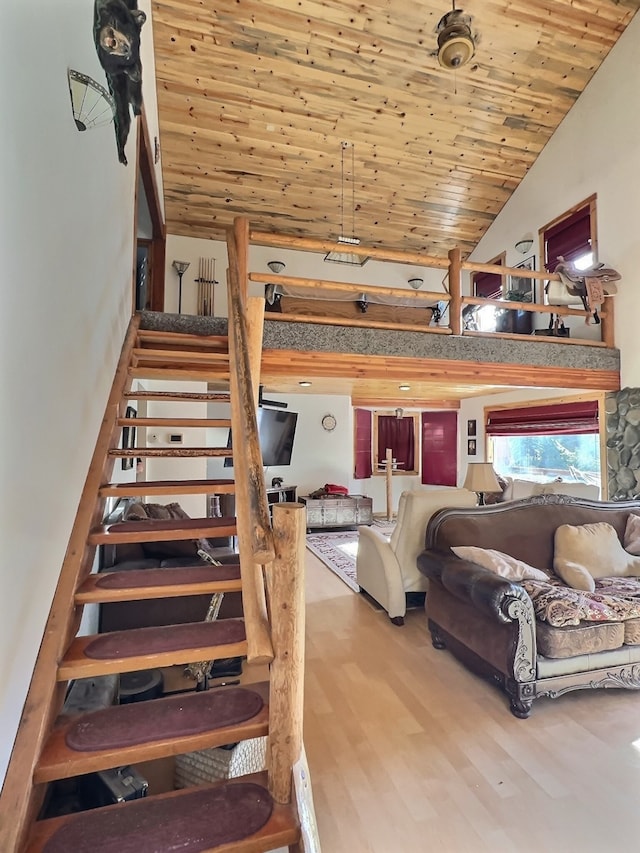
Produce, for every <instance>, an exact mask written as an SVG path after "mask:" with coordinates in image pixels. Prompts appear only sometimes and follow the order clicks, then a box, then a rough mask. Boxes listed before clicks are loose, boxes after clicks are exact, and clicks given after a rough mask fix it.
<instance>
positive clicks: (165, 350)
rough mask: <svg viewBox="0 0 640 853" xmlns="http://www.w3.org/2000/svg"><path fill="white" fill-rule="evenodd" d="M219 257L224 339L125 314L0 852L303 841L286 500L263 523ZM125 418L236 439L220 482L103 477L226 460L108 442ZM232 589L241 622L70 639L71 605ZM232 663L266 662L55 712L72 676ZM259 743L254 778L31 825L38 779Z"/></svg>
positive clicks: (242, 848)
mask: <svg viewBox="0 0 640 853" xmlns="http://www.w3.org/2000/svg"><path fill="white" fill-rule="evenodd" d="M230 240H231V241H233V238H232V237H230ZM231 248H232V249H233V246H232V247H231ZM232 255H233V252H231V254H230V261H231V262H232V270H231V275H230V304H231V309H232V316H231V317H230V320H229V338H228V339H227V338H226V337H224V338H223V337H209V336H201V335H189V334H185V333H183V332H169V331H167V332H164V331H160V332H159V331H149V330H144V329H141V328H140V319H139V317H134V318H133V320H132V322H131V327H130V330H129V333H128V335H127V340H126V341H125V345H124V348H123V354H122V357H121V361H120V364H119V366H118V369H117V371H116V376H115V380H114V386H113V390H112V393H111V396H110V399H109V402H108V404H107V408H106V413H105V418H104V421H103V426H102V430H101V433H100V436H99V438H98V442H97V446H96V452H95V455H94V459H93V461H92V464H91V468H90V471H89V474H88V477H87V483H86V486H85V490H84V493H83V496H82V500H81V504H80V508H79V510H78V515H77V518H76V523H75V526H74V530H73V532H72V536H71V541H70V544H69V549H68V551H67V555H66V558H65V563H64V565H63V567H62V572H61V576H60V581H59V584H58V589H57V592H56V596H55V598H54V602H53V604H52V609H51V614H50V617H49V622H48V624H47V627H46V630H45V635H44V639H43V643H42V648H41V652H40V656H39V658H38V661H37V663H36V668H35V670H34V675H33V680H32V684H31V688H30V692H29V695H28V697H27V701H26V703H25V709H24V712H23V718H22V721H21V725H20V729H19V732H18V737H17V739H16V744H15V747H14V751H13V755H12V759H11V763H10V766H9V770H8V773H7V777H6V781H5V785H4V788H3V793H2V798H1V799H0V850H2V851H3V853H12V851H16V853H17V851H20V853H22V851H29V853H36V851H45V853H62V851H64V853H83V851H91V853H96V851H105V852H106V851H109V853H110V851H114V853H115V851H121V850H136V851H138V853H145V851H165V850H166V851H169V850H176V851H178V850H179V851H204V850H221V851H225V853H227V851H238V852H239V853H258V851H269V850H274V849H276V848H279V847H283V846H284V847H287V848H288V849H289V850H290V851H298V853H300V851H303V849H304V845H303V841H302V833H301V827H300V823H299V819H298V813H297V809H296V805H295V795H294V792H293V789H292V768H293V766H294V765H295V763H296V762H297V761H298V759H299V758H300V754H301V749H302V742H301V728H302V726H301V718H302V707H301V706H302V668H303V648H302V644H303V633H304V627H303V619H304V601H303V590H302V566H303V551H304V530H305V523H304V517H303V513H304V510H303V509H302V508H301V507H299V506H298V505H295V504H283V505H279V506H277V507H275V508H274V511H273V527H272V524H271V520H270V516H269V509H268V506H267V500H266V493H265V490H264V480H263V471H262V467H261V460H260V453H259V447H258V441H257V427H256V421H255V397H256V394H255V383H253V382H252V381H251V377H250V376H249V367H248V365H249V361H248V359H247V357H246V353H247V352H248V350H249V349H250V344H249V341H248V340H247V329H246V324H245V322H244V313H245V297H244V295H243V293H242V292H241V290H240V287H239V284H238V280H237V273H236V274H235V281H234V270H233V258H232ZM234 288H235V289H234ZM254 348H255V345H254ZM150 379H153V380H155V382H154V385H155V384H156V383H157V381H158V380H160V381H164V380H167V381H169V382H171V383H176V382H179V381H181V380H188V381H189V382H193V381H196V380H197V381H202V382H203V383H207V384H209V383H215V384H216V387H218V388H222V387H223V386H224V385H227V390H220V391H216V392H210V391H207V390H206V385H203V391H202V393H194V392H193V391H188V392H183V393H181V392H179V391H175V390H170V391H165V390H151V391H149V390H145V391H140V390H132V385H133V383H134V382H135V381H136V380H140V381H142V382H144V381H148V380H150ZM132 399H137V400H138V401H142V400H147V401H151V400H156V401H157V400H170V401H171V402H183V403H185V410H186V412H187V414H188V409H189V406H188V404H189V403H190V402H194V401H195V402H200V403H202V402H214V401H215V402H224V401H227V402H228V403H229V406H230V416H229V418H192V417H188V416H185V417H178V418H170V419H166V418H153V417H150V418H136V419H128V418H126V417H124V416H123V413H124V412H125V410H126V407H127V403H128V402H129V401H131V400H132ZM127 426H129V427H132V426H135V427H136V428H137V429H138V434H139V431H140V430H141V429H145V428H147V429H153V428H158V429H166V430H175V429H180V430H188V429H190V428H199V429H200V428H202V427H224V426H231V429H232V433H233V435H234V438H235V439H236V440H235V441H234V445H235V446H236V447H242V448H243V452H242V454H241V457H242V458H240V459H236V460H234V471H235V474H236V479H235V481H230V480H207V479H198V480H180V479H170V480H158V481H154V482H135V483H127V484H118V483H112V482H110V480H111V476H112V471H113V466H114V461H115V460H118V459H121V458H125V457H128V456H133V457H134V458H139V457H158V456H162V457H175V458H176V459H177V460H179V459H181V458H184V457H194V456H201V457H223V456H229V455H230V453H231V451H230V450H228V449H227V448H226V447H174V446H170V447H145V446H138V447H133V448H124V449H123V448H121V447H119V444H120V436H121V431H122V429H123V428H124V427H127ZM179 470H180V463H179V461H178V462H176V471H178V472H179ZM213 492H215V493H218V494H224V493H233V494H235V505H236V516H235V517H227V518H209V517H206V518H192V519H175V520H171V521H149V522H143V521H125V522H120V523H115V524H111V525H105V524H103V523H102V521H101V519H102V518H103V517H104V515H105V509H106V507H107V500H108V499H114V498H120V497H128V498H138V499H140V500H141V501H145V500H152V501H159V500H162V497H165V498H169V497H170V498H171V499H173V500H176V496H180V495H190V494H197V495H203V494H209V493H213ZM220 536H233V537H237V541H238V546H239V547H238V550H239V555H238V563H237V564H236V565H233V564H231V565H224V566H215V565H208V564H205V563H203V562H200V563H198V561H197V559H195V560H194V565H193V567H186V568H185V567H182V568H178V569H144V570H133V571H127V572H113V573H111V574H99V575H96V574H91V568H92V565H93V563H94V555H95V552H96V548H98V547H100V546H104V545H107V544H121V543H132V542H138V543H143V542H148V541H150V539H152V540H153V541H155V542H160V541H174V540H198V539H201V538H207V537H220ZM196 563H198V564H197V565H196ZM233 591H241V592H242V599H243V610H244V618H236V619H218V620H215V621H202V622H197V623H188V624H181V625H171V626H165V627H162V628H138V629H133V630H128V631H116V632H112V633H106V634H96V635H92V636H76V632H77V629H78V625H79V622H80V615H81V612H82V608H83V607H84V606H85V605H89V604H103V603H107V602H114V601H136V600H139V601H144V600H147V599H171V598H176V597H180V596H187V595H194V594H197V593H207V594H211V595H213V594H214V593H220V592H221V593H226V592H233ZM204 619H205V614H204V613H203V620H204ZM236 656H242V657H246V658H247V659H248V661H249V662H250V663H251V662H257V663H263V664H264V663H267V664H269V670H268V672H269V681H268V682H259V683H256V684H241V685H239V686H234V687H220V688H217V689H214V690H196V689H194V690H193V691H191V692H187V693H183V694H180V695H179V696H177V697H176V696H166V697H163V698H159V699H152V700H149V701H146V702H141V703H137V704H132V705H114V706H110V707H108V708H103V709H101V710H98V711H94V712H89V713H84V714H82V715H80V716H77V715H74V716H69V715H64V714H62V713H61V711H62V706H63V702H64V698H65V693H66V690H67V687H68V684H69V682H72V681H73V680H74V679H78V678H85V677H92V676H101V675H107V674H113V673H126V672H132V671H138V670H148V669H154V668H158V667H165V666H172V665H175V664H185V663H188V662H190V661H201V660H202V661H208V660H215V659H219V658H230V657H236ZM194 688H195V684H194ZM263 736H266V737H267V738H268V741H267V744H268V746H267V757H268V762H267V765H268V769H267V770H265V771H263V772H261V773H258V774H252V775H251V776H248V777H239V778H236V779H230V780H224V781H220V782H215V783H212V784H210V785H204V786H198V787H194V788H187V789H183V790H181V791H168V792H166V793H162V794H157V795H153V796H148V797H145V798H141V799H139V800H135V801H132V802H126V803H122V804H118V805H112V806H107V807H103V808H97V809H91V810H88V811H82V812H78V813H75V814H72V815H65V816H63V817H55V818H52V819H44V820H42V819H40V820H39V819H37V818H38V815H39V814H40V812H41V805H42V803H43V802H44V801H45V799H46V793H47V786H48V785H49V783H52V782H54V781H55V780H61V779H70V778H74V777H78V776H81V775H83V774H87V773H93V772H95V771H100V770H105V769H108V768H113V767H116V766H121V765H125V764H132V765H135V764H137V763H140V762H144V761H150V760H154V759H159V758H166V757H167V756H176V755H180V754H183V753H187V752H192V751H195V750H201V749H207V748H211V747H215V746H220V745H224V744H230V743H236V742H239V741H242V740H245V739H250V738H256V737H263Z"/></svg>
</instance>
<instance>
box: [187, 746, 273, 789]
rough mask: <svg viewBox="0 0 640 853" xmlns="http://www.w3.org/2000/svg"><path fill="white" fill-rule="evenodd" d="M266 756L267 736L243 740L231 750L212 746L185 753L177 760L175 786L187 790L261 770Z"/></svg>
mask: <svg viewBox="0 0 640 853" xmlns="http://www.w3.org/2000/svg"><path fill="white" fill-rule="evenodd" d="M266 754H267V739H266V737H256V738H251V739H250V740H243V741H240V743H237V744H235V746H233V748H231V749H227V748H226V747H221V746H219V747H215V748H214V749H201V750H199V751H198V752H187V753H185V754H184V755H178V756H177V757H176V771H175V780H174V786H175V787H176V788H190V787H192V786H193V785H204V784H206V783H207V782H215V780H216V779H232V778H234V777H235V776H244V775H245V774H247V773H257V772H258V771H259V770H264V768H265V763H266Z"/></svg>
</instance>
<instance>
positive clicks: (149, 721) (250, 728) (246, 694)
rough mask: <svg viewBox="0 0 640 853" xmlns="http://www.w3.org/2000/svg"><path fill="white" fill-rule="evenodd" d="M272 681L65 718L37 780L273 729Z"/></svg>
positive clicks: (50, 741) (46, 749) (54, 734)
mask: <svg viewBox="0 0 640 853" xmlns="http://www.w3.org/2000/svg"><path fill="white" fill-rule="evenodd" d="M268 699H269V684H268V682H261V683H259V684H250V685H245V686H239V687H235V686H234V687H220V688H212V689H210V690H207V691H203V692H196V691H195V690H193V691H191V692H190V693H184V694H180V695H177V696H176V695H173V696H166V697H163V698H161V699H153V700H150V701H146V702H137V703H133V704H127V705H112V706H110V707H108V708H103V709H100V710H98V711H93V712H89V713H84V714H78V715H75V716H73V717H60V719H59V720H58V723H57V725H56V727H55V728H54V729H53V731H52V732H51V734H50V736H49V738H48V740H47V742H46V744H45V746H44V748H43V751H42V754H41V756H40V760H39V762H38V765H37V767H36V769H35V773H34V780H35V782H36V783H40V782H51V781H53V780H55V779H67V778H70V777H71V776H78V775H81V774H83V773H92V772H94V771H96V770H106V769H107V768H110V767H116V766H121V765H123V764H134V763H137V762H141V761H150V760H152V759H156V758H162V757H165V756H169V755H181V754H183V753H185V752H193V751H195V750H199V749H210V748H211V747H216V746H223V745H224V744H229V743H236V742H237V741H240V740H247V739H249V738H255V737H263V736H265V735H266V734H267V733H268V723H269V706H268Z"/></svg>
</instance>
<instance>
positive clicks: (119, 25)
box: [93, 0, 147, 166]
mask: <svg viewBox="0 0 640 853" xmlns="http://www.w3.org/2000/svg"><path fill="white" fill-rule="evenodd" d="M146 20H147V16H146V15H145V13H144V12H143V11H142V10H140V9H138V0H95V2H94V7H93V40H94V42H95V45H96V51H97V52H98V59H99V60H100V65H102V67H103V68H104V70H105V73H106V75H107V84H108V86H109V91H110V92H111V94H112V96H113V100H114V102H115V107H116V110H115V116H114V119H113V122H114V126H115V131H116V144H117V147H118V159H119V160H120V162H121V163H123V164H124V165H125V166H126V165H127V157H126V155H125V153H124V147H125V144H126V142H127V137H128V136H129V128H130V127H131V114H130V112H129V105H131V107H132V108H133V114H134V115H136V116H138V115H140V112H141V110H142V63H141V62H140V30H141V29H142V25H143V24H144V22H145V21H146Z"/></svg>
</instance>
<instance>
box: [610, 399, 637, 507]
mask: <svg viewBox="0 0 640 853" xmlns="http://www.w3.org/2000/svg"><path fill="white" fill-rule="evenodd" d="M605 412H606V447H607V479H608V481H609V500H611V501H624V500H631V499H632V498H638V497H640V388H623V389H622V390H621V391H612V392H610V393H609V394H607V395H606V399H605Z"/></svg>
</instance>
